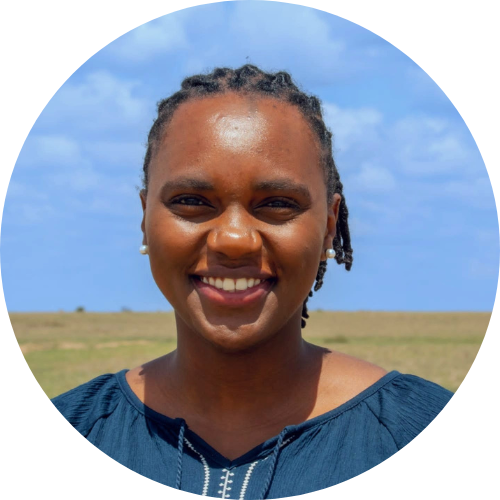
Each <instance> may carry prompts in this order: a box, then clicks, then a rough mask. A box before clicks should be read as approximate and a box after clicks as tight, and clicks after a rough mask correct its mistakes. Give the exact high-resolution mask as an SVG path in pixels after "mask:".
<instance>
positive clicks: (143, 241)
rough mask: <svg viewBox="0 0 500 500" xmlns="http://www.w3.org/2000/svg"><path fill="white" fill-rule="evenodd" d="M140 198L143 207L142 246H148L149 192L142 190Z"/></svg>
mask: <svg viewBox="0 0 500 500" xmlns="http://www.w3.org/2000/svg"><path fill="white" fill-rule="evenodd" d="M139 196H140V198H141V205H142V222H141V231H142V244H143V245H147V244H148V239H147V237H146V199H147V191H146V190H145V189H141V190H140V192H139Z"/></svg>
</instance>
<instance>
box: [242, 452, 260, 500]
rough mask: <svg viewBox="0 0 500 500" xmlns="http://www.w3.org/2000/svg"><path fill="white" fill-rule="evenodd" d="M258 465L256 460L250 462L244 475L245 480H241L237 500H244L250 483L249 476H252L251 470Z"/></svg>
mask: <svg viewBox="0 0 500 500" xmlns="http://www.w3.org/2000/svg"><path fill="white" fill-rule="evenodd" d="M258 463H259V461H258V460H256V461H255V462H252V463H251V464H250V467H249V468H248V470H247V473H246V474H245V479H244V480H243V485H242V487H241V492H240V498H239V500H245V494H246V492H247V488H248V483H249V482H250V476H251V475H252V472H253V470H254V469H255V466H256V465H257V464H258Z"/></svg>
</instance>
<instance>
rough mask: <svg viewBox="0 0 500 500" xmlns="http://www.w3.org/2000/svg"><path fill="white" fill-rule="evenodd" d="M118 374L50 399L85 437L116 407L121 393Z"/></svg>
mask: <svg viewBox="0 0 500 500" xmlns="http://www.w3.org/2000/svg"><path fill="white" fill-rule="evenodd" d="M117 375H118V374H112V373H108V374H105V375H101V376H100V377H97V378H95V379H93V380H90V381H89V382H87V383H85V384H82V385H80V386H78V387H76V388H74V389H71V390H70V391H68V392H65V393H64V394H61V395H60V396H57V397H55V398H54V399H52V403H53V404H54V406H55V407H56V408H57V409H58V410H59V412H60V413H61V414H62V415H63V416H64V417H65V418H66V420H68V422H69V423H70V424H71V425H73V427H75V428H76V429H77V430H78V431H79V432H80V433H81V434H83V435H84V436H86V435H87V434H88V433H89V432H90V430H91V429H92V427H93V426H94V425H95V423H96V422H97V421H98V420H99V419H101V418H103V417H106V416H109V415H110V414H111V413H113V411H114V410H115V408H116V407H117V405H118V403H119V401H120V399H121V398H122V392H121V389H120V385H119V381H118V378H117Z"/></svg>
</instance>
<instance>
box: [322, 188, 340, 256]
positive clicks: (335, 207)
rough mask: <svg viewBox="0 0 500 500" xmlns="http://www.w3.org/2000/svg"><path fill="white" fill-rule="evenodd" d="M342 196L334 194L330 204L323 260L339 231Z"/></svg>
mask: <svg viewBox="0 0 500 500" xmlns="http://www.w3.org/2000/svg"><path fill="white" fill-rule="evenodd" d="M341 200H342V197H341V196H340V194H338V193H335V194H334V195H333V199H332V202H331V203H330V204H329V205H328V214H327V219H326V231H325V239H324V240H323V251H322V253H321V260H322V261H325V260H326V250H327V249H328V248H332V247H333V238H335V234H336V232H337V220H338V218H339V208H340V201H341Z"/></svg>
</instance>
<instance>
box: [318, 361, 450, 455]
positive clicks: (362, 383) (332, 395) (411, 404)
mask: <svg viewBox="0 0 500 500" xmlns="http://www.w3.org/2000/svg"><path fill="white" fill-rule="evenodd" d="M322 371H323V373H322V379H323V381H322V382H321V386H322V388H323V391H322V393H323V395H324V396H323V398H321V399H322V400H323V401H326V402H325V406H324V407H323V408H321V409H320V410H321V411H326V410H327V406H326V405H332V406H333V408H336V407H339V406H341V405H343V404H346V403H347V404H350V405H353V407H354V406H357V404H358V403H363V406H364V408H365V409H366V410H367V411H368V412H369V414H371V416H372V417H373V418H376V419H378V421H379V423H380V425H382V426H384V427H385V428H386V429H387V430H388V431H389V433H390V434H391V435H392V438H393V439H394V441H395V442H396V445H397V446H398V448H402V447H403V446H405V445H406V444H407V443H409V442H410V441H411V440H412V439H413V438H415V437H416V436H417V435H418V434H419V433H420V432H422V431H423V430H424V429H425V428H426V427H427V426H428V425H429V424H430V423H431V422H432V420H434V418H435V417H436V416H437V415H438V414H439V412H440V411H441V410H442V409H443V408H444V407H445V406H446V404H447V403H448V401H449V400H450V399H451V397H452V396H453V393H452V392H450V391H448V390H447V389H445V388H444V387H441V386H439V385H437V384H435V383H433V382H430V381H428V380H425V379H423V378H420V377H417V376H415V375H403V374H401V373H399V372H397V371H392V372H390V373H388V372H387V371H386V370H384V369H383V368H380V367H379V366H376V365H373V364H371V363H368V362H366V361H362V360H360V359H357V358H354V357H352V356H348V355H345V354H341V353H338V352H328V353H326V354H325V356H324V368H323V370H322ZM332 403H333V404H332ZM321 411H319V412H318V413H321Z"/></svg>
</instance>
